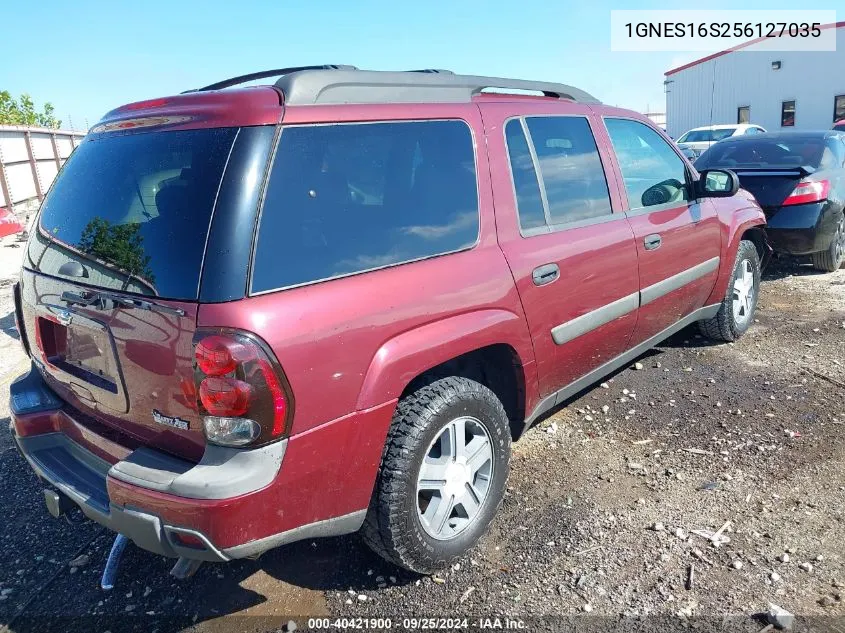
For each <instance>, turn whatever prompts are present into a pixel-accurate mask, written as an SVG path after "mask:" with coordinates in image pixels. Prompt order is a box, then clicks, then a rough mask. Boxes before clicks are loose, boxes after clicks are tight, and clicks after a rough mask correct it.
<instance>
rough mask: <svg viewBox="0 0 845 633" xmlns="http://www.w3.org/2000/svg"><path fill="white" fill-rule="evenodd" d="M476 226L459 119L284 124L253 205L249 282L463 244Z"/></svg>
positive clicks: (466, 139)
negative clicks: (257, 206) (263, 192)
mask: <svg viewBox="0 0 845 633" xmlns="http://www.w3.org/2000/svg"><path fill="white" fill-rule="evenodd" d="M478 230H479V220H478V188H477V183H476V176H475V155H474V150H473V140H472V135H471V133H470V130H469V127H468V126H467V125H466V123H464V122H462V121H424V122H391V123H365V124H341V125H308V126H288V127H285V128H284V129H283V131H282V134H281V138H280V139H279V147H278V150H277V152H276V158H275V161H274V164H273V168H272V171H271V174H270V182H269V185H268V189H267V196H266V200H265V203H264V208H263V210H262V213H261V222H260V227H259V233H258V243H257V245H256V252H255V258H254V264H253V279H252V291H253V292H262V291H267V290H273V289H277V288H283V287H289V286H293V285H298V284H304V283H309V282H313V281H319V280H324V279H330V278H332V277H338V276H341V275H348V274H352V273H357V272H362V271H365V270H370V269H374V268H381V267H384V266H390V265H394V264H400V263H403V262H409V261H413V260H416V259H420V258H423V257H430V256H433V255H440V254H444V253H449V252H453V251H457V250H461V249H465V248H469V247H471V246H472V245H473V244H475V242H476V241H477V239H478Z"/></svg>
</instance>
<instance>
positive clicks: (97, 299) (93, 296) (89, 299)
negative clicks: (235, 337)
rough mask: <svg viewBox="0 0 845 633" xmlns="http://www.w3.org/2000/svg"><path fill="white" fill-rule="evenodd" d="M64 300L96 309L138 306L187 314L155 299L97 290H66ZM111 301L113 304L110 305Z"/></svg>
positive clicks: (179, 314)
mask: <svg viewBox="0 0 845 633" xmlns="http://www.w3.org/2000/svg"><path fill="white" fill-rule="evenodd" d="M62 301H64V302H65V303H67V304H68V305H69V306H72V305H79V306H84V307H86V308H94V309H96V310H111V309H114V308H129V309H131V308H137V309H139V310H151V311H152V312H163V313H164V314H172V315H174V316H185V311H184V310H182V309H181V308H171V307H170V306H166V305H162V304H160V303H156V302H154V301H148V300H146V299H133V298H131V297H124V296H122V295H118V294H114V293H111V292H105V291H102V290H100V291H97V292H86V293H85V294H77V293H75V292H68V291H65V292H63V293H62ZM109 302H111V305H109Z"/></svg>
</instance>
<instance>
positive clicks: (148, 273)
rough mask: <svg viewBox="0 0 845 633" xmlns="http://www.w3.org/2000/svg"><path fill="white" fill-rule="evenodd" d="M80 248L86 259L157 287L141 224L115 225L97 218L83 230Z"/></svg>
mask: <svg viewBox="0 0 845 633" xmlns="http://www.w3.org/2000/svg"><path fill="white" fill-rule="evenodd" d="M78 248H79V250H81V251H82V252H83V253H85V254H86V255H91V256H92V257H96V258H98V259H102V260H105V261H107V262H109V263H110V264H112V265H114V266H117V267H118V268H120V269H121V270H123V271H124V272H126V273H128V274H130V275H134V276H136V277H143V278H144V279H146V280H147V281H149V282H150V283H155V276H154V275H153V272H152V270H150V258H149V257H148V256H147V255H144V238H143V236H142V235H141V225H140V224H137V223H133V224H118V225H113V224H112V223H111V222H109V221H108V220H105V219H103V218H100V217H95V218H94V219H92V220H91V221H90V222H88V224H86V225H85V228H84V229H83V230H82V235H81V236H80V239H79V245H78Z"/></svg>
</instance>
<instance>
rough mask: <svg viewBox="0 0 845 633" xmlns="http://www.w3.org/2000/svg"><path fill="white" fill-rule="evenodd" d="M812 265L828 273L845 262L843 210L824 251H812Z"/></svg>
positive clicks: (844, 216)
mask: <svg viewBox="0 0 845 633" xmlns="http://www.w3.org/2000/svg"><path fill="white" fill-rule="evenodd" d="M812 258H813V267H814V268H815V269H816V270H823V271H825V272H828V273H832V272H836V271H837V270H839V268H840V267H841V266H842V263H843V262H845V212H843V213H842V215H841V216H840V217H839V223H838V224H837V225H836V233H834V235H833V241H831V243H830V246H829V247H828V249H827V250H826V251H822V252H821V253H813V255H812Z"/></svg>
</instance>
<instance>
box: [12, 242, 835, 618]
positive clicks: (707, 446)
mask: <svg viewBox="0 0 845 633" xmlns="http://www.w3.org/2000/svg"><path fill="white" fill-rule="evenodd" d="M10 250H13V248H12V247H0V251H1V252H0V259H2V258H9V257H10V256H11V255H10V254H9V253H8V252H7V251H10ZM17 250H18V253H19V251H20V249H17ZM18 257H19V254H18ZM764 277H765V279H764V284H763V289H762V293H761V297H760V303H759V306H758V313H757V321H756V322H755V324H754V326H753V327H752V329H751V330H750V331H749V332H748V334H747V335H746V336H745V337H744V338H743V339H741V340H740V341H739V342H738V343H736V344H733V345H711V344H709V343H708V342H706V341H705V340H704V339H702V338H701V337H699V336H698V335H697V332H696V330H695V329H693V328H691V329H688V330H685V331H683V332H681V333H679V334H678V335H676V336H675V337H673V338H672V339H671V340H669V341H667V342H665V343H664V344H663V345H661V346H660V347H659V348H658V349H656V350H654V351H652V352H650V353H649V354H647V355H646V356H644V357H642V358H641V359H639V363H640V365H639V366H641V369H636V368H635V367H633V366H632V367H631V368H627V369H624V370H622V371H620V372H618V373H617V374H615V375H614V376H613V377H612V378H609V379H608V380H607V382H606V383H603V384H602V385H595V386H593V387H591V388H590V389H588V390H586V391H585V392H583V393H582V394H580V396H578V397H577V398H575V399H573V400H572V401H570V402H569V403H567V405H566V406H565V407H564V408H563V409H560V410H558V411H556V412H555V413H553V414H552V415H551V416H549V417H547V418H546V419H544V420H542V421H541V422H540V423H539V424H538V425H536V426H535V427H534V428H533V429H532V430H531V431H530V432H529V433H528V434H527V435H526V437H525V438H524V439H523V440H522V441H521V442H520V443H518V444H516V445H515V446H514V455H513V461H512V470H511V477H510V481H509V487H508V494H507V497H506V499H505V503H504V506H503V508H502V512H501V513H500V515H499V517H498V518H497V520H496V521H495V523H494V526H493V530H492V532H491V533H490V534H489V535H488V536H487V537H486V538H485V539H483V541H482V542H481V544H480V545H479V546H478V547H477V548H476V549H475V550H474V551H473V552H472V553H471V554H470V555H469V556H467V557H466V558H465V559H464V560H462V561H461V562H460V563H459V564H458V565H455V566H454V568H453V569H450V570H448V571H446V572H444V573H442V574H439V575H436V576H433V577H419V576H415V575H413V574H409V573H407V572H403V571H400V570H397V569H396V568H393V567H391V566H390V565H388V564H387V563H384V562H383V561H381V560H380V559H379V558H377V557H376V556H375V555H373V554H371V553H370V552H369V550H367V549H366V547H365V546H364V545H363V544H362V543H361V541H360V540H359V539H358V538H357V537H355V536H351V537H345V538H336V539H327V540H321V541H305V542H301V543H296V544H293V545H290V546H287V547H284V548H282V549H279V550H276V551H273V552H269V553H268V554H265V555H264V556H263V557H261V558H260V559H259V560H257V561H241V562H236V563H231V564H227V565H211V564H207V565H205V566H204V567H202V568H201V569H200V570H199V572H198V573H197V575H196V576H195V577H193V578H191V579H189V580H187V581H183V582H177V581H175V580H173V579H172V578H170V577H169V576H168V575H167V572H168V570H169V567H170V564H171V562H169V561H166V560H164V559H161V558H158V557H156V556H153V555H151V554H148V553H146V552H144V551H142V550H139V549H137V548H134V547H131V546H130V548H128V549H127V552H126V555H125V557H124V562H123V565H122V568H121V570H120V574H119V579H118V585H117V587H116V588H115V589H114V590H113V591H111V592H103V591H102V590H100V589H99V586H98V583H99V576H100V573H101V572H102V568H103V564H104V561H105V558H106V556H107V554H108V550H109V547H110V544H111V539H112V537H111V535H110V534H108V533H105V532H103V531H102V530H101V529H100V528H99V527H98V526H97V525H95V524H92V523H90V522H86V523H82V524H76V525H70V524H68V523H66V522H64V521H59V520H53V519H51V518H50V517H49V516H48V515H47V513H46V510H45V509H44V507H43V501H42V498H41V493H40V487H39V485H38V483H37V481H36V479H35V477H34V476H33V475H32V473H31V472H30V470H29V468H28V467H27V466H26V465H25V463H24V461H23V460H22V459H21V458H20V456H19V455H18V454H17V452H16V451H15V450H14V448H13V446H12V443H11V440H10V439H9V437H8V436H7V435H6V434H5V432H4V433H3V434H2V435H1V436H0V481H2V482H3V485H2V487H0V504H2V507H4V508H6V511H5V514H6V519H5V521H4V522H3V524H2V528H0V546H2V547H0V631H2V630H3V629H4V627H7V628H8V629H9V630H12V631H44V630H48V629H50V630H62V631H112V632H116V631H118V630H137V631H160V632H163V631H179V630H185V629H189V630H196V631H241V630H254V631H269V630H291V629H290V626H289V625H288V624H287V623H288V622H289V621H292V622H295V623H296V625H297V630H303V629H306V628H307V624H308V622H307V617H308V616H331V617H336V616H354V617H362V616H363V617H389V618H392V620H393V624H394V627H395V628H401V627H400V625H402V624H403V618H408V617H422V616H429V617H430V616H440V617H461V618H463V617H466V618H469V619H468V624H469V625H470V628H473V627H478V625H479V624H484V623H485V622H484V621H483V620H481V621H479V619H483V618H491V619H492V618H496V617H499V618H509V620H507V622H506V621H505V620H501V621H500V624H501V626H502V627H505V625H506V624H512V625H513V623H517V624H519V623H520V622H521V623H522V625H523V626H524V629H525V630H550V631H555V630H564V628H565V627H574V629H577V630H633V629H635V628H638V630H646V629H648V630H660V631H667V630H670V629H672V630H674V628H673V627H679V628H685V627H691V628H697V629H698V630H716V629H718V630H738V631H754V632H757V631H760V630H761V629H763V628H764V624H765V622H763V621H762V620H759V619H755V618H754V617H753V616H754V614H759V613H760V612H763V611H766V610H767V609H768V604H769V603H770V602H772V603H775V604H777V605H780V606H781V607H783V608H784V609H787V610H788V611H790V612H792V613H795V614H798V615H799V616H802V617H801V618H799V621H798V622H796V625H795V628H796V630H814V631H815V630H825V631H827V630H829V631H843V630H845V599H843V593H845V568H843V563H844V562H845V545H843V540H845V525H843V520H844V519H845V270H840V271H839V272H837V273H835V274H824V275H823V274H817V273H815V272H814V271H812V270H811V269H810V268H808V267H807V266H799V265H798V264H797V263H796V262H794V261H792V260H776V261H775V262H774V263H773V264H772V266H770V268H769V270H768V271H767V272H766V274H765V276H764ZM9 288H10V286H9V284H8V283H6V282H3V281H0V311H1V312H2V314H0V325H2V326H3V327H2V332H0V356H2V360H0V367H2V368H3V369H4V370H5V371H6V373H5V376H4V377H3V378H0V391H2V390H5V389H6V387H7V385H8V383H9V382H10V380H11V379H12V378H13V377H14V375H16V371H17V373H19V372H20V370H21V368H22V367H23V366H24V365H22V364H21V361H22V359H23V355H22V354H21V353H20V351H19V350H18V348H17V347H16V345H17V341H15V340H13V339H14V337H15V336H16V335H15V332H14V327H13V323H12V321H11V318H12V317H11V316H10V315H9V314H8V313H7V312H8V311H9V310H10V308H9V306H10V303H9V300H8V296H7V295H8V292H9ZM10 324H11V325H10ZM5 338H9V339H11V340H10V341H6V340H5ZM0 407H2V410H0V415H2V416H8V409H7V405H6V402H5V398H3V399H2V401H0ZM7 420H8V418H7V417H5V421H7ZM720 529H721V532H720V533H719V534H718V535H717V536H713V533H716V532H718V531H719V530H720ZM708 535H709V536H710V537H711V538H707V537H708ZM714 541H716V542H715V543H714ZM717 544H718V547H717V546H716V545H717ZM71 563H73V564H71ZM644 616H650V617H648V618H646V617H644ZM364 624H366V623H364ZM404 624H407V625H409V627H410V628H422V627H421V625H422V624H423V623H417V626H413V624H414V623H411V622H407V623H404ZM436 624H441V623H436ZM442 624H446V623H442ZM490 624H491V625H495V621H494V620H491V622H490ZM514 626H516V625H514ZM649 626H650V627H651V628H648V627H649ZM370 628H373V627H370ZM406 628H408V627H406ZM512 628H513V627H512ZM574 629H573V628H568V629H566V630H574Z"/></svg>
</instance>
